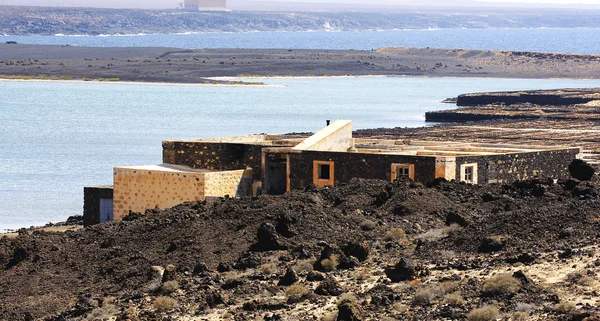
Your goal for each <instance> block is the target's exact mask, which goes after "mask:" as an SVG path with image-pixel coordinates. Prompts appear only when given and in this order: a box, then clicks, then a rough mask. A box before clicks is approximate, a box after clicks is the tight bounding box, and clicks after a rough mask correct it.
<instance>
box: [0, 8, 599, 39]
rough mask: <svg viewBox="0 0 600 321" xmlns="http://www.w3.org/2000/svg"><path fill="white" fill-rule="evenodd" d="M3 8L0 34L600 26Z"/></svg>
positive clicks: (436, 13) (578, 17)
mask: <svg viewBox="0 0 600 321" xmlns="http://www.w3.org/2000/svg"><path fill="white" fill-rule="evenodd" d="M0 8H1V10H0V34H6V35H57V34H63V35H115V34H169V33H195V32H253V31H364V30H404V29H407V30H419V29H420V30H427V29H441V28H467V29H482V28H553V27H554V28H575V27H596V28H598V27H600V19H598V16H599V14H600V10H559V9H554V10H551V9H545V10H534V9H486V11H485V13H486V14H485V15H482V14H481V12H477V11H473V10H468V9H464V8H454V9H452V10H451V11H444V10H439V9H435V8H432V9H423V8H422V9H419V10H417V9H415V8H409V7H407V8H406V10H405V11H401V12H392V13H375V12H291V13H290V12H253V11H233V12H185V11H180V10H141V9H98V8H54V7H26V6H0ZM532 16H535V19H532Z"/></svg>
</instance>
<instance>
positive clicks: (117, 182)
mask: <svg viewBox="0 0 600 321" xmlns="http://www.w3.org/2000/svg"><path fill="white" fill-rule="evenodd" d="M204 175H205V173H195V172H177V171H158V170H145V169H134V168H118V167H117V168H115V169H114V219H115V220H116V221H118V220H121V219H122V218H123V217H124V216H126V215H127V214H128V213H129V211H130V210H131V211H133V212H139V213H143V212H144V211H145V210H146V209H153V208H155V207H158V208H160V209H165V208H169V207H173V206H175V205H178V204H181V203H184V202H189V201H199V200H204V196H205V194H204V180H205V179H204Z"/></svg>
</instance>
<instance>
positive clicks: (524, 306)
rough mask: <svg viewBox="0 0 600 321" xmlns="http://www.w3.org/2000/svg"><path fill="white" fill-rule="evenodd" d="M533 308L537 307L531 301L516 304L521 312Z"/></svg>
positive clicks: (516, 307) (516, 308)
mask: <svg viewBox="0 0 600 321" xmlns="http://www.w3.org/2000/svg"><path fill="white" fill-rule="evenodd" d="M533 309H535V305H533V304H529V303H517V305H516V306H515V310H517V311H519V312H529V311H531V310H533Z"/></svg>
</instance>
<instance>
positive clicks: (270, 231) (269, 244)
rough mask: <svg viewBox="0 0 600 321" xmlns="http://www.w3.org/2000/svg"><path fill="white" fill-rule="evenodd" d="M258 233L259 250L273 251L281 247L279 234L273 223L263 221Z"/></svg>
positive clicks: (257, 244)
mask: <svg viewBox="0 0 600 321" xmlns="http://www.w3.org/2000/svg"><path fill="white" fill-rule="evenodd" d="M256 234H257V235H256V236H257V239H258V241H257V243H256V249H257V250H259V251H273V250H278V249H280V244H279V235H277V230H276V228H275V226H273V224H270V223H263V224H262V225H261V226H260V227H259V228H258V232H257V233H256Z"/></svg>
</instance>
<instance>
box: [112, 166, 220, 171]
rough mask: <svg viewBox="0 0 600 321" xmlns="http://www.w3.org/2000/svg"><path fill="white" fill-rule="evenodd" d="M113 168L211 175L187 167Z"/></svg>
mask: <svg viewBox="0 0 600 321" xmlns="http://www.w3.org/2000/svg"><path fill="white" fill-rule="evenodd" d="M115 168H125V169H137V170H148V171H161V172H175V173H212V172H213V171H210V170H208V169H195V168H191V167H187V166H180V165H172V164H160V165H142V166H117V167H115Z"/></svg>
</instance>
